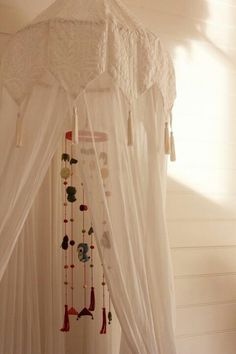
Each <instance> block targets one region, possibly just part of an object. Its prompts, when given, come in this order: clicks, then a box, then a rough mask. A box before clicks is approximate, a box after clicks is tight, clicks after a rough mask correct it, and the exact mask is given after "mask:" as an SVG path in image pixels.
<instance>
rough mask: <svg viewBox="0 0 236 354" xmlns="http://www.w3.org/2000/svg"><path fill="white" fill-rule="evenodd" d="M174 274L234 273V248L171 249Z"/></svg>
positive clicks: (235, 250)
mask: <svg viewBox="0 0 236 354" xmlns="http://www.w3.org/2000/svg"><path fill="white" fill-rule="evenodd" d="M172 260H173V265H174V273H175V276H186V275H187V276H188V275H199V274H223V273H232V272H235V273H236V249H235V248H234V247H229V248H213V249H212V248H201V249H199V248H196V249H172Z"/></svg>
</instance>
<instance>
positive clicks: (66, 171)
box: [61, 167, 70, 179]
mask: <svg viewBox="0 0 236 354" xmlns="http://www.w3.org/2000/svg"><path fill="white" fill-rule="evenodd" d="M69 177H70V169H69V168H68V167H63V168H62V169H61V178H64V179H67V178H69Z"/></svg>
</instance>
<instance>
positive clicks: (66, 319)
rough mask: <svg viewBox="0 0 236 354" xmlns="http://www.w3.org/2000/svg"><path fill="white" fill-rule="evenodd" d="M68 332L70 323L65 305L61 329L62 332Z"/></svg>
mask: <svg viewBox="0 0 236 354" xmlns="http://www.w3.org/2000/svg"><path fill="white" fill-rule="evenodd" d="M69 330H70V322H69V314H68V306H67V305H65V314H64V323H63V327H62V328H61V331H62V332H69Z"/></svg>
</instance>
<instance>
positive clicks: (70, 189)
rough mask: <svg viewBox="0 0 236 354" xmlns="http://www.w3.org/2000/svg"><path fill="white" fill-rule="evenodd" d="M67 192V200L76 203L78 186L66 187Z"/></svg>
mask: <svg viewBox="0 0 236 354" xmlns="http://www.w3.org/2000/svg"><path fill="white" fill-rule="evenodd" d="M66 193H67V200H68V202H70V203H74V202H75V201H76V197H75V194H76V188H75V187H73V186H69V187H67V188H66Z"/></svg>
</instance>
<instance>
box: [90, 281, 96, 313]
mask: <svg viewBox="0 0 236 354" xmlns="http://www.w3.org/2000/svg"><path fill="white" fill-rule="evenodd" d="M94 310H95V292H94V287H93V286H92V287H91V293H90V305H89V311H94Z"/></svg>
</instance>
